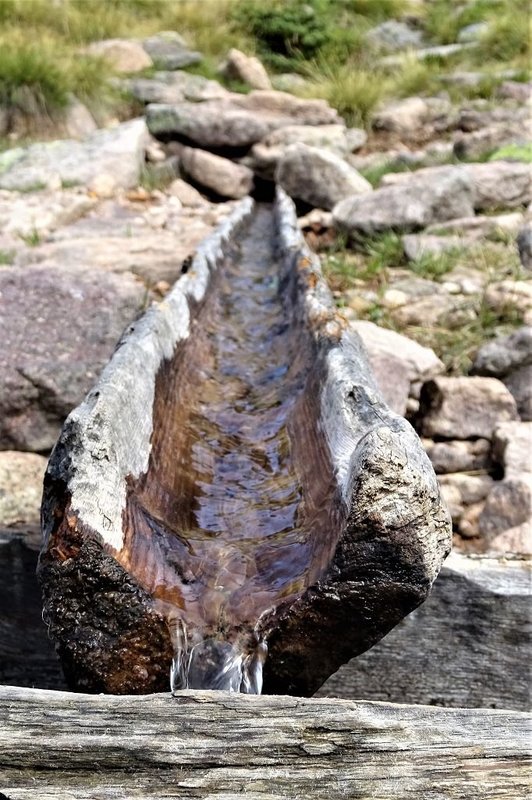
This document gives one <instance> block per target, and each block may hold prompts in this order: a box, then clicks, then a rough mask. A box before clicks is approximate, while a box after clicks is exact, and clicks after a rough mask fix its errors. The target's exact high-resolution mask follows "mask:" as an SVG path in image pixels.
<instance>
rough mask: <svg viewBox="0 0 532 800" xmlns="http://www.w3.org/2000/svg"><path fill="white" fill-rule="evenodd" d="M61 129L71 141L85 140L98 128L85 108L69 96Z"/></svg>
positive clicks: (72, 96)
mask: <svg viewBox="0 0 532 800" xmlns="http://www.w3.org/2000/svg"><path fill="white" fill-rule="evenodd" d="M63 128H64V130H65V133H66V135H67V136H68V137H70V138H71V139H85V138H86V137H87V136H90V134H91V133H94V132H95V131H96V130H97V129H98V126H97V125H96V121H95V119H94V117H93V116H92V114H91V112H90V111H89V109H88V108H87V106H85V105H83V103H81V102H80V101H79V100H78V99H77V97H74V95H71V97H70V101H69V104H68V106H67V108H66V112H65V118H64V121H63Z"/></svg>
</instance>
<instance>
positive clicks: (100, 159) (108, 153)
mask: <svg viewBox="0 0 532 800" xmlns="http://www.w3.org/2000/svg"><path fill="white" fill-rule="evenodd" d="M146 142H147V131H146V125H145V123H144V120H142V119H136V120H132V121H131V122H124V123H122V124H121V125H117V126H116V127H115V128H110V129H108V130H101V131H97V132H96V133H94V134H93V135H92V136H90V137H89V138H88V139H85V140H84V141H83V142H77V141H69V140H63V141H55V142H46V143H40V144H31V145H29V146H28V147H18V148H15V149H12V150H7V151H6V152H5V153H2V154H0V189H10V190H18V191H30V190H34V189H36V188H38V189H42V188H44V187H47V186H52V187H53V188H58V187H60V186H61V185H69V186H71V185H77V184H79V185H83V186H86V187H88V188H89V189H94V190H95V191H97V189H98V186H99V185H100V184H101V182H102V180H104V181H106V180H107V181H110V185H111V187H112V188H113V189H118V188H130V187H132V186H136V185H137V183H138V180H139V174H140V168H141V164H142V162H143V156H144V147H145V144H146Z"/></svg>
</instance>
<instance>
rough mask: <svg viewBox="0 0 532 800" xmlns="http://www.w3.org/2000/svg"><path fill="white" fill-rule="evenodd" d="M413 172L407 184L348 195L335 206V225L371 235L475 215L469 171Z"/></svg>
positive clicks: (412, 229) (412, 228)
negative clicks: (435, 174)
mask: <svg viewBox="0 0 532 800" xmlns="http://www.w3.org/2000/svg"><path fill="white" fill-rule="evenodd" d="M426 172H427V171H426V170H420V173H415V174H413V175H412V176H411V177H410V178H409V179H408V183H407V184H406V182H405V184H404V185H403V184H402V182H401V185H397V186H390V187H385V188H382V189H377V190H376V191H375V192H373V193H372V194H371V195H369V196H364V197H357V196H354V197H348V198H346V199H345V200H341V201H340V202H339V203H338V204H337V205H336V206H335V207H334V209H333V218H334V221H335V224H336V225H337V226H338V228H340V229H341V230H345V231H347V232H348V233H359V234H366V235H371V234H375V233H380V232H384V231H388V230H402V231H415V230H418V229H420V228H425V227H426V226H427V225H430V224H432V223H435V222H444V221H446V220H449V219H453V218H456V217H466V216H472V215H473V205H472V184H471V179H470V178H469V176H468V175H467V173H465V172H463V171H461V170H460V169H455V168H452V167H451V168H446V169H443V168H442V169H441V170H440V171H439V172H438V173H437V180H435V179H434V176H432V175H430V176H428V175H426V174H422V173H426Z"/></svg>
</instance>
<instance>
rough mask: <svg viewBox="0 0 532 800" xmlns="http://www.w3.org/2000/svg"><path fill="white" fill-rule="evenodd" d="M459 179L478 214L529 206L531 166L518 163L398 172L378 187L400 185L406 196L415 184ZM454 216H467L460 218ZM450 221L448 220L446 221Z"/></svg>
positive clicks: (413, 189)
mask: <svg viewBox="0 0 532 800" xmlns="http://www.w3.org/2000/svg"><path fill="white" fill-rule="evenodd" d="M453 174H454V175H456V176H458V175H462V176H463V177H464V178H465V179H467V180H468V181H469V182H470V183H471V186H472V190H473V198H472V199H473V205H474V207H475V209H476V210H478V211H485V210H490V209H493V208H505V207H506V208H515V207H517V206H521V205H526V204H527V203H529V202H530V197H531V181H530V177H531V175H530V166H529V165H528V164H522V163H520V162H517V161H493V162H490V163H486V164H460V165H459V166H456V167H449V166H440V167H426V168H424V169H419V170H417V172H410V173H409V172H403V173H401V172H397V173H389V174H388V175H384V176H383V178H382V181H381V186H383V187H391V186H398V185H402V186H403V187H404V189H405V191H408V192H409V193H411V192H413V191H415V186H416V183H417V182H418V181H424V182H425V183H427V184H434V183H435V184H437V183H439V182H440V181H442V180H444V179H446V178H449V176H450V175H453ZM454 216H455V217H457V216H469V215H466V214H464V215H459V214H455V215H454ZM447 219H449V217H448V218H447Z"/></svg>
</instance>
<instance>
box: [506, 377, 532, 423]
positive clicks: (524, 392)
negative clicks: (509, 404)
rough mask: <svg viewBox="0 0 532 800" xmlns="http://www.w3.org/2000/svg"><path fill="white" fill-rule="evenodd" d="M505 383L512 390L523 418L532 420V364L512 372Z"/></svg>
mask: <svg viewBox="0 0 532 800" xmlns="http://www.w3.org/2000/svg"><path fill="white" fill-rule="evenodd" d="M503 383H504V385H505V386H506V388H507V389H508V390H509V391H510V392H511V394H512V395H513V398H514V400H515V402H516V404H517V411H518V412H519V416H520V417H521V419H522V420H527V421H529V420H532V364H528V365H527V366H526V367H520V368H519V369H516V370H515V371H514V372H511V373H510V374H509V375H507V376H506V377H505V378H503Z"/></svg>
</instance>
